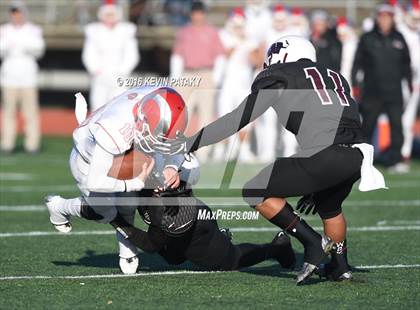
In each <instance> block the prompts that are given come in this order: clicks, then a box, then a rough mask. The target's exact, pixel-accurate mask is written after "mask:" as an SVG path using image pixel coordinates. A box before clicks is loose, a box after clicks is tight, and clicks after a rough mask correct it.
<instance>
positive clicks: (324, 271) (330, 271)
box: [315, 263, 353, 282]
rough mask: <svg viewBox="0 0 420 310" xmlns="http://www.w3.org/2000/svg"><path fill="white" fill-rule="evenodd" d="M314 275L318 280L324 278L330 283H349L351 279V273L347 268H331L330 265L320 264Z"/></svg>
mask: <svg viewBox="0 0 420 310" xmlns="http://www.w3.org/2000/svg"><path fill="white" fill-rule="evenodd" d="M315 273H316V274H317V275H318V276H319V278H320V279H322V278H325V279H328V280H330V281H337V282H342V281H351V280H352V279H353V273H352V272H351V271H350V269H349V267H348V266H345V267H344V266H343V267H340V266H333V264H332V263H327V264H321V265H320V266H319V269H318V270H316V272H315Z"/></svg>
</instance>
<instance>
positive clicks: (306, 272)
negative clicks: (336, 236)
mask: <svg viewBox="0 0 420 310" xmlns="http://www.w3.org/2000/svg"><path fill="white" fill-rule="evenodd" d="M333 246H334V242H333V241H332V240H331V239H330V238H329V237H327V236H322V239H321V248H322V253H318V256H317V257H318V259H317V261H318V262H317V263H309V262H306V261H305V262H304V263H303V266H302V269H301V270H300V271H299V273H298V274H297V277H296V284H297V285H301V284H304V283H305V281H306V280H307V279H309V278H310V277H311V276H312V274H313V273H314V272H315V271H316V270H317V269H318V268H319V266H320V264H321V262H322V260H323V259H324V258H325V257H326V256H327V255H328V254H329V253H330V251H331V250H332V248H333ZM305 252H306V249H305ZM305 254H306V253H305Z"/></svg>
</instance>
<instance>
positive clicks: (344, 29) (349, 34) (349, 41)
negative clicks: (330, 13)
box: [337, 17, 358, 83]
mask: <svg viewBox="0 0 420 310" xmlns="http://www.w3.org/2000/svg"><path fill="white" fill-rule="evenodd" d="M337 34H338V39H339V40H340V41H341V44H342V52H341V66H340V67H341V70H340V73H341V74H342V75H343V76H344V77H345V78H346V80H347V81H348V82H349V83H350V81H351V68H352V67H353V61H354V55H355V54H356V49H357V42H358V39H357V36H356V33H355V31H354V29H353V27H352V26H350V24H349V22H348V21H347V19H346V18H345V17H340V18H339V19H338V20H337Z"/></svg>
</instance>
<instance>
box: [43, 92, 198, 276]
mask: <svg viewBox="0 0 420 310" xmlns="http://www.w3.org/2000/svg"><path fill="white" fill-rule="evenodd" d="M76 98H77V99H76V117H77V119H78V121H79V123H80V125H79V127H78V128H77V129H76V130H75V131H74V132H73V140H74V148H73V150H72V152H71V155H70V162H69V163H70V169H71V172H72V174H73V177H74V178H75V180H76V182H77V185H78V187H79V189H80V191H81V193H82V197H77V198H73V199H63V198H61V197H60V196H48V197H47V198H46V205H47V207H48V210H49V212H50V222H51V223H52V224H53V225H54V227H55V228H56V229H57V230H58V231H60V232H69V231H70V230H71V228H72V227H71V224H70V218H71V217H72V216H76V217H84V218H89V214H84V212H89V210H92V209H93V210H94V211H95V212H96V213H97V214H98V215H99V217H98V222H101V223H109V222H111V221H112V220H113V219H114V218H115V217H116V215H117V213H118V212H119V213H120V214H121V215H122V216H123V217H124V218H125V220H126V221H127V222H129V223H133V222H134V215H135V210H136V208H137V206H136V205H132V206H125V207H121V208H117V207H115V205H117V203H116V198H118V196H119V195H120V194H121V193H124V192H134V191H140V190H142V189H143V188H144V182H145V180H146V178H147V177H148V175H149V174H150V173H151V171H152V169H153V166H154V161H153V160H152V161H151V163H150V164H147V163H144V165H143V167H142V168H143V169H142V171H141V173H140V174H139V175H138V176H136V177H134V178H132V179H130V180H119V179H115V178H112V177H109V176H108V172H109V170H110V168H111V166H112V164H113V160H114V157H115V156H117V155H121V154H124V153H125V152H126V151H128V150H130V149H131V148H132V147H133V146H134V147H135V148H138V149H141V150H142V151H143V152H145V153H152V149H151V144H153V143H154V142H156V141H157V139H159V138H162V137H165V138H173V137H175V134H176V132H183V131H184V130H185V127H186V125H187V117H188V116H187V115H188V114H187V109H186V107H185V103H184V101H183V99H182V97H181V96H180V95H179V94H178V93H177V92H176V91H175V90H173V89H171V88H168V87H160V88H144V87H139V88H135V89H131V90H129V91H126V92H125V93H123V94H121V95H120V96H118V97H116V98H114V99H112V100H111V101H110V102H109V103H107V104H106V105H104V106H103V107H102V108H100V109H98V110H96V111H95V112H94V113H92V114H91V115H90V116H89V117H88V118H86V119H85V116H86V112H87V106H86V102H85V101H84V98H83V96H82V95H81V94H77V95H76ZM157 160H158V161H159V162H160V165H159V166H161V167H163V173H162V174H163V175H164V178H165V182H166V185H168V186H174V187H176V186H178V184H179V182H180V178H179V175H178V169H179V168H180V167H181V165H182V163H183V161H184V158H183V156H178V155H175V156H170V157H166V158H162V157H161V156H159V158H157ZM189 165H190V166H191V163H189ZM196 166H198V164H197V165H196ZM190 177H191V175H190ZM82 202H85V203H82ZM84 205H89V207H90V208H91V209H90V208H89V209H84ZM117 238H118V240H119V248H120V268H121V270H122V271H123V272H124V273H135V272H136V270H137V267H138V259H137V249H136V247H135V246H133V245H132V244H131V243H130V242H129V241H128V240H126V239H124V237H123V236H122V235H121V234H120V233H117Z"/></svg>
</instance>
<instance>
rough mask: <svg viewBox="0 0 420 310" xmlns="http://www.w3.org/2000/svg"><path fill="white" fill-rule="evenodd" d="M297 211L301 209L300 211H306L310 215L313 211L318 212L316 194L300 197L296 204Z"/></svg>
mask: <svg viewBox="0 0 420 310" xmlns="http://www.w3.org/2000/svg"><path fill="white" fill-rule="evenodd" d="M296 211H299V212H300V213H305V214H306V215H308V214H309V213H310V212H311V211H312V214H316V213H317V209H316V203H315V199H314V194H309V195H305V196H303V197H302V198H300V199H299V201H298V203H297V205H296Z"/></svg>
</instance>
